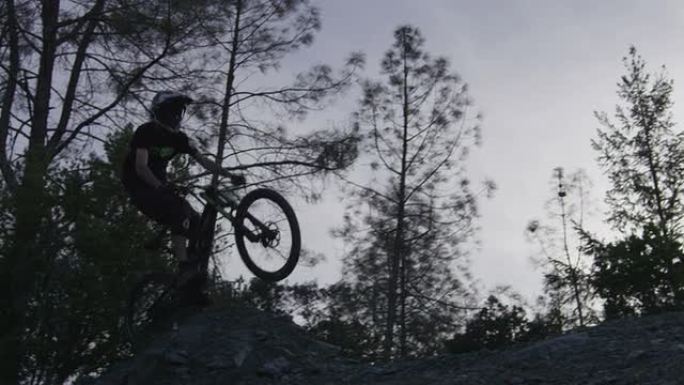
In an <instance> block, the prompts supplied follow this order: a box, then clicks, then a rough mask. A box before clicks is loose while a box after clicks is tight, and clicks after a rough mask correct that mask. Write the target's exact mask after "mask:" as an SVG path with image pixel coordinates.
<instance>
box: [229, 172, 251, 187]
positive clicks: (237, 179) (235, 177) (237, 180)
mask: <svg viewBox="0 0 684 385" xmlns="http://www.w3.org/2000/svg"><path fill="white" fill-rule="evenodd" d="M246 182H247V181H246V180H245V176H244V175H242V174H232V175H231V176H230V183H232V184H233V185H235V186H242V185H243V184H245V183H246Z"/></svg>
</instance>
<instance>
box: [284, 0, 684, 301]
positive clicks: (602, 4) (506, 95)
mask: <svg viewBox="0 0 684 385" xmlns="http://www.w3.org/2000/svg"><path fill="white" fill-rule="evenodd" d="M314 4H317V5H318V6H319V7H320V9H321V11H322V19H323V28H322V30H321V32H320V34H319V35H318V36H317V38H316V42H315V43H314V46H313V47H311V48H310V49H307V50H306V51H305V52H302V53H300V54H298V55H297V56H296V57H292V58H291V59H289V60H288V61H287V62H286V63H284V64H285V65H284V66H283V69H282V72H284V73H288V72H292V73H296V72H298V71H301V70H302V69H304V68H306V67H307V66H308V65H310V64H311V63H316V62H326V63H330V64H332V65H335V64H338V63H341V62H342V60H343V59H344V58H345V57H346V56H347V55H348V54H349V53H350V52H351V51H363V52H365V53H366V56H367V59H368V62H367V66H366V75H367V76H369V77H373V76H376V73H377V71H378V67H379V60H380V57H381V56H382V55H383V54H384V52H385V51H386V50H387V49H388V48H389V46H390V44H391V42H392V33H393V31H394V29H395V28H396V27H397V26H399V25H401V24H407V23H408V24H412V25H414V26H417V27H418V28H419V29H420V30H421V31H422V33H423V35H424V37H425V39H426V48H427V50H428V51H429V52H430V53H431V54H432V55H434V56H437V55H441V56H446V57H447V58H449V59H450V61H451V64H452V69H453V70H454V71H456V72H457V73H459V74H460V75H461V76H462V77H463V79H464V80H465V81H466V82H467V83H468V84H469V87H470V94H471V96H472V98H473V99H474V102H475V106H476V107H477V109H478V110H479V111H481V112H482V113H483V115H484V120H483V123H482V128H483V146H482V147H481V148H479V149H477V150H476V151H474V152H473V154H472V156H471V158H470V159H469V170H470V172H469V174H470V176H471V177H472V178H473V179H474V180H476V181H477V180H482V179H484V178H491V179H493V180H494V181H495V182H496V184H497V185H498V191H497V193H496V195H495V197H494V198H493V199H491V200H483V201H481V213H482V217H481V220H480V226H481V227H482V231H481V232H480V234H479V239H480V241H481V246H480V247H479V248H478V249H477V250H474V251H473V252H472V257H471V258H472V262H473V263H472V270H473V273H474V276H475V277H476V278H477V279H479V280H480V281H481V282H482V287H483V288H491V287H493V286H495V285H499V284H508V285H512V286H513V287H514V288H515V289H516V290H518V291H520V292H522V293H523V294H524V295H526V296H527V297H528V298H531V297H533V296H534V295H535V294H540V293H541V272H540V271H538V270H535V269H534V266H533V265H532V263H531V262H530V256H531V255H533V254H534V253H535V250H536V249H535V247H534V245H533V244H530V243H528V242H527V241H526V240H525V237H524V229H525V226H526V224H527V223H528V222H529V220H531V219H534V218H543V216H544V210H543V205H544V202H545V201H546V200H547V199H548V198H549V194H550V190H549V179H550V177H551V173H552V169H553V168H554V167H557V166H562V167H565V168H566V169H568V170H573V169H576V168H584V169H586V171H587V172H588V174H589V175H590V177H591V178H592V180H593V182H594V185H595V186H594V196H595V199H596V200H597V201H599V203H600V201H602V199H603V194H604V192H605V189H606V181H605V179H604V178H603V176H602V174H601V172H600V171H599V170H598V167H597V164H596V161H595V156H596V154H595V152H594V151H593V150H592V149H591V147H590V140H591V139H592V138H593V137H594V136H595V132H596V128H597V127H598V124H597V122H596V119H595V118H594V116H593V112H594V111H607V112H612V111H614V108H615V105H616V104H617V103H618V102H619V100H618V98H617V95H616V90H617V88H616V84H617V81H618V79H619V77H620V76H621V75H622V74H624V72H625V71H624V67H623V65H622V57H623V56H625V55H626V54H627V52H628V48H629V46H630V45H634V46H636V47H637V50H638V51H639V53H640V54H641V55H642V56H643V57H644V59H645V60H646V61H647V63H648V66H649V70H650V72H655V71H658V70H659V69H660V66H661V65H665V66H666V67H667V71H668V73H669V75H670V76H671V77H672V78H673V79H674V80H675V93H674V101H675V109H674V115H675V121H676V122H679V121H681V117H684V114H683V113H682V110H681V107H682V105H681V103H680V102H681V100H682V96H683V95H684V94H683V92H684V87H680V86H679V84H680V83H679V81H680V80H682V79H684V68H683V66H682V65H683V64H684V55H682V53H681V52H682V48H684V44H683V43H684V2H682V1H674V0H672V1H659V0H648V1H647V0H643V1H636V0H619V1H618V0H603V1H595V0H592V1H588V0H581V1H576V0H573V1H560V0H478V1H475V0H473V1H457V0H420V1H418V0H343V1H340V0H318V1H316V0H314ZM355 103H356V97H355V96H354V95H353V94H350V95H349V97H348V98H347V99H345V100H344V101H343V102H341V103H338V104H336V105H335V106H334V107H333V108H332V109H331V110H327V111H325V112H323V113H321V114H317V115H316V116H314V117H312V119H310V120H308V121H305V122H304V123H303V128H310V127H312V126H313V125H316V124H320V123H321V121H325V122H327V123H330V124H333V123H338V122H343V121H344V120H345V119H347V118H348V116H349V114H351V112H352V111H353V108H354V106H355ZM332 188H333V187H331V189H332ZM331 192H332V191H331ZM342 207H343V203H341V202H339V201H338V200H337V199H336V198H334V197H330V198H329V199H326V200H325V201H324V202H323V203H321V204H319V205H316V206H314V207H306V206H304V205H300V204H298V205H297V211H298V213H299V216H300V222H301V223H302V231H303V241H304V245H305V246H306V247H309V248H311V249H314V250H316V251H319V252H323V253H325V254H326V256H327V262H326V263H325V264H322V265H321V266H319V267H317V268H315V269H310V268H298V269H297V270H296V272H295V273H294V275H293V279H294V280H306V279H312V278H318V280H319V282H320V283H330V282H333V281H334V280H336V279H337V278H338V274H339V268H340V264H339V261H340V260H341V258H342V256H343V254H344V250H345V249H344V245H342V244H341V243H340V242H339V241H337V240H334V239H332V238H331V237H330V236H329V235H328V232H329V230H330V228H332V227H333V226H335V225H337V224H339V223H340V222H341V217H342ZM599 209H601V208H600V207H599ZM598 219H600V218H598Z"/></svg>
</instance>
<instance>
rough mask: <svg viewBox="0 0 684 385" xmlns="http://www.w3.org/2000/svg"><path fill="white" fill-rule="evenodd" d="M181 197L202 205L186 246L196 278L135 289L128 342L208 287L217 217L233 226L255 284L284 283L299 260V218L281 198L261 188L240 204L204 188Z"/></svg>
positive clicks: (231, 192) (227, 191) (167, 276)
mask: <svg viewBox="0 0 684 385" xmlns="http://www.w3.org/2000/svg"><path fill="white" fill-rule="evenodd" d="M196 190H200V191H201V192H200V193H199V194H198V193H196ZM185 192H187V193H188V194H190V195H192V196H194V197H195V198H196V199H197V200H198V201H200V202H202V203H203V205H204V209H203V210H202V214H201V216H200V220H199V225H198V226H197V229H196V231H195V233H194V234H192V235H191V237H190V240H189V245H188V255H194V256H195V258H196V267H197V270H198V271H197V274H196V275H195V277H194V279H193V280H192V281H191V282H182V281H181V279H180V273H164V272H152V273H147V274H144V275H143V276H142V277H141V278H140V279H139V280H138V281H137V283H136V284H134V286H133V288H132V290H131V292H130V295H129V299H128V302H127V306H126V314H125V320H124V327H125V329H126V330H125V333H126V334H127V335H128V338H129V340H131V341H132V342H133V341H136V340H137V338H139V337H140V336H141V335H142V333H143V332H144V331H145V330H146V329H147V328H148V327H150V326H151V325H152V324H154V323H157V322H159V321H161V320H165V319H168V318H169V315H170V314H172V313H173V312H174V310H175V309H176V308H177V307H178V305H179V302H180V301H181V299H182V298H183V296H186V295H188V293H196V292H201V291H202V290H203V289H204V288H205V287H206V285H207V282H208V266H209V259H210V257H211V255H212V251H213V243H214V229H215V226H216V222H217V218H218V215H219V214H221V216H222V217H224V218H226V219H227V220H228V221H229V222H230V223H232V225H233V229H234V235H235V245H236V247H237V250H238V253H239V254H240V257H241V259H242V261H243V262H244V264H245V265H246V266H247V268H248V269H249V270H250V271H251V272H252V273H253V274H254V275H255V276H257V277H258V278H260V279H263V280H265V281H269V282H275V281H279V280H282V279H284V278H286V277H287V276H288V275H290V273H292V271H293V270H294V268H295V266H296V265H297V261H298V260H299V254H300V248H301V236H300V231H299V224H298V222H297V217H296V216H295V213H294V210H293V209H292V207H291V206H290V204H289V203H288V202H287V201H286V200H285V198H284V197H283V196H282V195H280V194H279V193H277V192H275V191H273V190H270V189H267V188H259V189H256V190H253V191H250V192H249V193H247V194H246V195H245V196H244V197H243V198H242V199H240V198H239V196H238V195H237V193H236V189H235V188H224V189H217V188H215V187H212V186H204V187H199V188H197V189H194V188H191V189H189V190H187V191H185Z"/></svg>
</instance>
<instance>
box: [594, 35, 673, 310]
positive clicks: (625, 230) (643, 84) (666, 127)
mask: <svg viewBox="0 0 684 385" xmlns="http://www.w3.org/2000/svg"><path fill="white" fill-rule="evenodd" d="M624 64H625V67H626V69H627V74H626V75H624V76H622V77H621V79H620V82H619V83H618V96H619V97H620V98H621V99H622V100H623V102H624V105H623V106H618V107H617V110H616V114H615V119H616V120H617V123H613V122H612V121H611V120H610V119H609V118H608V116H607V114H605V113H598V114H597V117H598V119H599V122H600V123H601V125H602V126H603V129H599V130H598V137H597V138H596V140H594V141H593V142H592V144H593V146H594V149H595V150H596V151H598V152H599V158H598V161H599V164H600V165H601V167H602V168H603V169H604V170H605V172H606V173H607V174H608V176H609V178H610V183H611V189H610V190H609V191H608V192H607V194H606V202H607V203H608V205H609V208H610V213H609V217H608V222H609V223H610V224H611V225H613V227H614V228H615V229H616V230H618V231H619V232H620V234H621V235H622V237H623V238H622V239H618V240H617V241H614V242H611V243H606V244H604V243H602V242H600V241H598V240H596V239H594V238H593V237H592V236H591V235H590V234H589V233H588V232H587V231H584V232H583V236H584V238H585V240H586V247H587V251H588V252H590V253H592V254H593V255H594V258H595V263H594V268H595V270H596V272H595V280H594V285H595V286H596V287H597V289H598V290H599V293H600V294H601V295H602V296H603V297H604V299H605V301H606V309H605V310H606V313H607V314H606V315H607V316H609V315H611V314H613V315H615V314H625V313H631V312H634V313H642V312H652V311H655V309H664V308H665V309H667V308H681V307H682V305H683V304H684V302H683V301H684V290H683V284H684V274H683V270H684V269H682V259H683V256H682V248H681V242H682V235H683V234H682V228H681V223H682V218H683V217H684V201H682V195H681V191H682V188H684V166H682V165H683V164H684V163H683V162H684V134H683V133H681V132H676V131H675V130H674V126H675V124H674V122H673V121H672V112H671V109H672V90H673V87H672V80H670V79H669V78H668V77H667V76H666V75H665V74H664V71H662V72H661V73H658V74H655V75H652V74H649V73H647V72H646V63H645V61H644V60H643V59H642V58H641V56H639V55H638V54H637V52H636V49H635V48H633V47H632V48H630V50H629V55H628V56H627V57H626V58H625V59H624ZM618 277H619V278H618ZM624 280H626V281H624Z"/></svg>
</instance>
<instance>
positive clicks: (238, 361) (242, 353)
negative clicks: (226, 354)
mask: <svg viewBox="0 0 684 385" xmlns="http://www.w3.org/2000/svg"><path fill="white" fill-rule="evenodd" d="M251 351H252V348H251V347H250V346H249V345H245V346H243V347H242V348H241V349H240V350H239V351H238V352H237V353H236V354H235V355H234V356H233V362H234V363H235V366H236V367H238V368H239V367H241V366H242V364H243V363H244V362H245V358H247V356H248V355H249V353H250V352H251Z"/></svg>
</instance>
